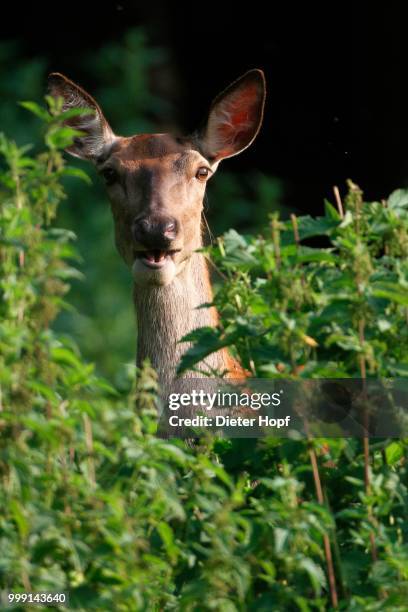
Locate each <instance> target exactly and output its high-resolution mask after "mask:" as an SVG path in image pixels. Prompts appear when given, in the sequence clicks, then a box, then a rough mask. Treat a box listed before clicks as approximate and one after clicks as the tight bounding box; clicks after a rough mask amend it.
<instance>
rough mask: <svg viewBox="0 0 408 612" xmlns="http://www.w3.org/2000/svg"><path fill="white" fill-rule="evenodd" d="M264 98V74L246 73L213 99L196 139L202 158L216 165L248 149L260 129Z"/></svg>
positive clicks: (259, 72)
mask: <svg viewBox="0 0 408 612" xmlns="http://www.w3.org/2000/svg"><path fill="white" fill-rule="evenodd" d="M265 94H266V87H265V77H264V73H263V72H262V70H250V71H249V72H246V73H245V74H244V75H243V76H242V77H240V78H239V79H238V80H237V81H234V83H231V85H230V86H229V87H227V89H225V90H224V91H223V92H222V93H220V94H219V95H218V96H217V97H216V98H215V100H214V101H213V103H212V105H211V108H210V114H209V117H208V121H207V125H206V127H205V128H204V131H203V132H202V133H201V138H200V146H201V148H202V150H203V154H204V156H205V157H207V158H208V159H209V160H210V161H214V162H215V161H220V160H221V159H224V158H225V157H232V156H233V155H237V154H238V153H241V151H243V150H244V149H246V148H247V147H249V145H250V144H251V143H252V142H253V140H254V139H255V137H256V135H257V134H258V132H259V128H260V127H261V123H262V117H263V110H264V105H265Z"/></svg>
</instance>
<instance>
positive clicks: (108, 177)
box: [101, 168, 118, 185]
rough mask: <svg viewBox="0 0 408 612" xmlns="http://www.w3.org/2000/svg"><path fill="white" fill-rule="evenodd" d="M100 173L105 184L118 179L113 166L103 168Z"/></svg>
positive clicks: (111, 183)
mask: <svg viewBox="0 0 408 612" xmlns="http://www.w3.org/2000/svg"><path fill="white" fill-rule="evenodd" d="M101 174H102V176H103V178H104V179H105V183H106V184H107V185H113V183H115V182H116V181H117V180H118V173H117V172H116V170H114V169H113V168H104V169H103V170H102V172H101Z"/></svg>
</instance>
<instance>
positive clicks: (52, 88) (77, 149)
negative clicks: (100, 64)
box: [48, 72, 115, 161]
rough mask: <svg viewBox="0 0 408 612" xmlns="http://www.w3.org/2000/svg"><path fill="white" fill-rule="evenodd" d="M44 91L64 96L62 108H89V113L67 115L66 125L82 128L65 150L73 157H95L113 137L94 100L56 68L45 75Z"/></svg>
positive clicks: (65, 109)
mask: <svg viewBox="0 0 408 612" xmlns="http://www.w3.org/2000/svg"><path fill="white" fill-rule="evenodd" d="M48 93H49V95H51V96H52V97H54V98H57V97H61V98H63V99H64V104H63V107H62V109H63V111H67V110H70V109H72V108H84V109H85V108H86V109H89V114H86V115H80V116H78V117H72V118H70V119H67V121H66V124H67V125H69V126H70V127H72V128H75V129H76V130H80V131H81V132H84V135H83V136H78V137H77V138H75V140H74V143H73V144H72V146H70V147H69V148H68V149H67V151H68V153H71V155H74V156H75V157H81V158H82V159H89V160H91V161H92V160H95V159H96V158H97V157H98V156H99V155H101V153H102V152H103V150H104V148H105V147H106V145H109V144H111V143H112V142H113V140H114V138H115V135H114V133H113V132H112V130H111V128H110V126H109V124H108V122H107V121H106V119H105V117H104V116H103V113H102V111H101V109H100V107H99V106H98V104H97V103H96V101H95V100H94V99H93V98H92V96H90V95H89V94H88V93H87V92H86V91H85V90H83V89H82V87H79V85H76V83H73V82H72V81H70V80H69V79H67V77H65V76H64V75H63V74H59V73H58V72H53V73H52V74H50V75H49V77H48Z"/></svg>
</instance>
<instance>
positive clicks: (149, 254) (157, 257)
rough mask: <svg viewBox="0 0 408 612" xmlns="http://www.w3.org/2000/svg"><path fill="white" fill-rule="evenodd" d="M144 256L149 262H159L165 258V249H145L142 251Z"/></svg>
mask: <svg viewBox="0 0 408 612" xmlns="http://www.w3.org/2000/svg"><path fill="white" fill-rule="evenodd" d="M144 257H145V259H146V260H147V261H150V262H151V263H153V262H154V263H160V262H161V261H163V259H165V257H166V251H159V250H156V249H155V250H154V251H146V252H145V253H144Z"/></svg>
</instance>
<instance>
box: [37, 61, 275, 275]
mask: <svg viewBox="0 0 408 612" xmlns="http://www.w3.org/2000/svg"><path fill="white" fill-rule="evenodd" d="M49 90H50V94H51V95H52V96H54V97H59V96H60V97H62V98H63V100H64V105H63V110H68V109H71V108H87V109H89V111H90V112H89V114H87V115H81V116H79V117H75V118H71V119H69V120H68V121H67V123H68V124H69V125H70V126H72V127H74V128H76V129H78V130H80V131H81V132H82V135H81V136H79V137H78V138H76V139H75V141H74V143H73V145H72V146H71V147H70V148H69V149H68V152H69V153H71V154H72V155H74V156H76V157H80V158H83V159H87V160H89V161H91V162H92V163H93V164H94V165H95V167H96V169H97V171H98V173H99V174H100V175H101V176H102V177H103V179H104V181H105V184H106V189H107V193H108V197H109V200H110V202H111V207H112V212H113V218H114V222H115V242H116V246H117V249H118V251H119V253H120V255H121V256H122V257H123V259H124V260H125V262H126V263H127V264H128V265H129V266H130V267H131V268H132V274H133V278H134V282H135V284H136V285H142V286H167V285H169V284H170V283H172V282H173V281H174V279H175V278H176V277H178V276H179V275H180V273H181V272H182V271H183V270H184V269H185V266H186V264H187V263H188V262H189V260H190V259H191V257H192V255H193V253H194V251H195V250H196V249H197V248H199V247H200V246H201V244H202V241H201V213H202V209H203V198H204V193H205V188H206V183H207V181H208V180H209V179H210V178H211V177H212V175H213V174H214V172H215V171H216V169H217V167H218V164H219V162H220V161H221V160H222V159H225V158H227V157H232V156H233V155H237V154H238V153H240V152H241V151H243V150H244V149H246V148H247V147H248V146H249V145H250V144H251V143H252V142H253V140H254V139H255V137H256V135H257V133H258V131H259V128H260V125H261V122H262V116H263V108H264V102H265V79H264V75H263V72H262V71H260V70H251V71H249V72H247V73H246V74H244V75H243V76H242V77H241V78H239V79H238V80H237V81H235V82H234V83H232V84H231V85H230V86H229V87H228V88H227V89H226V90H225V91H223V92H222V93H221V94H219V95H218V96H217V98H216V99H215V100H214V101H213V103H212V105H211V107H210V112H209V116H208V119H207V122H206V124H205V126H204V128H202V129H200V130H198V131H197V132H195V133H194V134H192V135H191V136H187V137H183V138H180V137H175V136H171V135H170V134H138V135H135V136H130V137H123V136H117V135H115V134H114V132H113V131H112V129H111V127H110V126H109V124H108V122H107V120H106V119H105V117H104V115H103V113H102V110H101V109H100V107H99V106H98V104H97V103H96V101H95V100H94V99H93V98H92V97H91V96H90V95H89V94H88V93H87V92H86V91H84V90H83V89H82V88H81V87H79V86H78V85H76V84H75V83H73V82H72V81H70V80H69V79H68V78H67V77H65V76H63V75H62V74H59V73H53V74H51V75H50V76H49Z"/></svg>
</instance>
